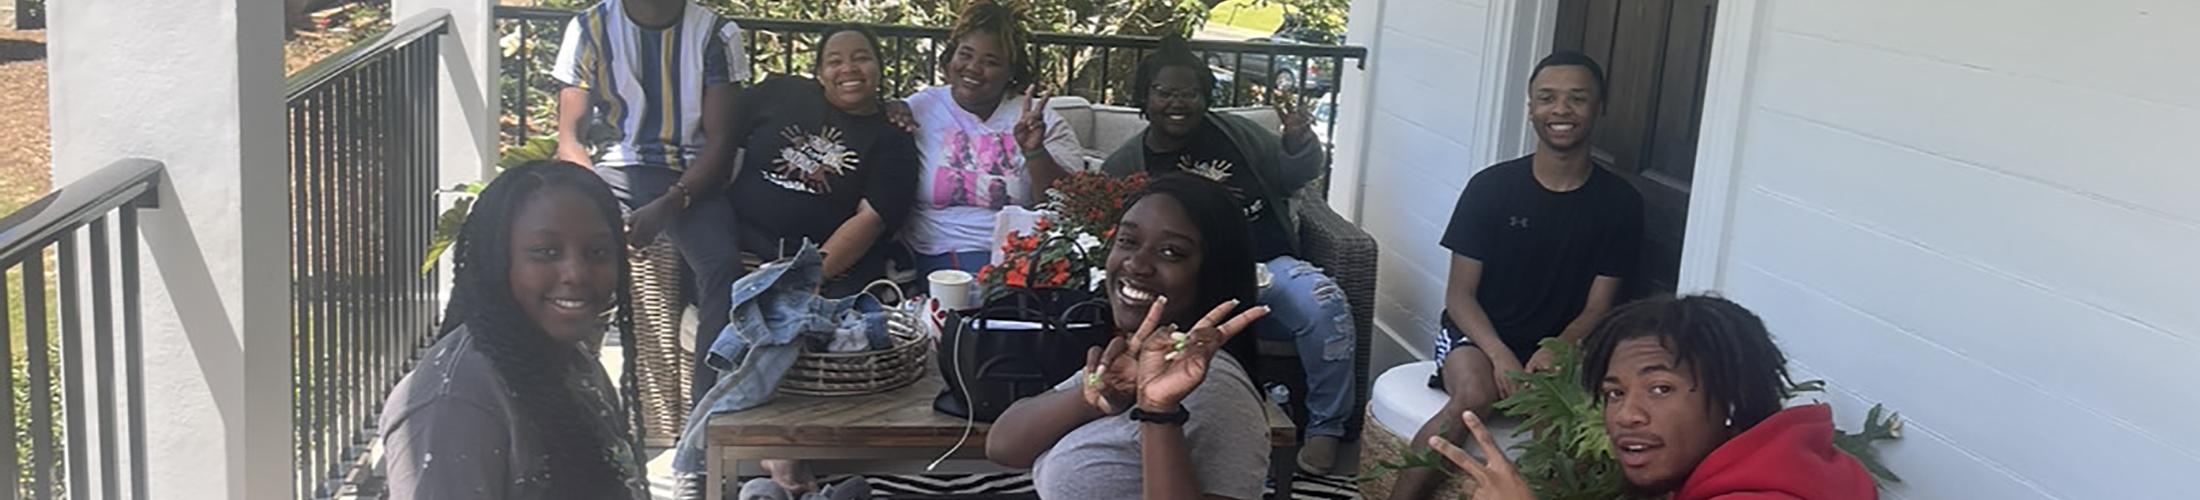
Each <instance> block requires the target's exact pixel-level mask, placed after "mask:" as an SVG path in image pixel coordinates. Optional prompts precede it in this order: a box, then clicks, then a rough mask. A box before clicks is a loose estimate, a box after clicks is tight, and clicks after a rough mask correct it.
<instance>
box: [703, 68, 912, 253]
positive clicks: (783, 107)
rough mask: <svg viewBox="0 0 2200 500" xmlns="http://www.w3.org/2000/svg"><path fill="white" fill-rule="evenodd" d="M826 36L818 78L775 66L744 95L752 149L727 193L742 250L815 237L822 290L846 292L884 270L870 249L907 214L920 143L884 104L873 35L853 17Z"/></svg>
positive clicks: (736, 129)
mask: <svg viewBox="0 0 2200 500" xmlns="http://www.w3.org/2000/svg"><path fill="white" fill-rule="evenodd" d="M824 40H825V41H824V43H823V44H821V45H820V46H819V49H818V52H817V66H816V68H815V70H816V75H817V77H816V78H815V79H810V78H802V77H795V76H784V75H775V76H772V77H770V78H767V79H765V80H764V82H763V83H760V84H758V85H757V86H756V87H754V88H752V89H749V90H748V91H747V93H746V94H744V95H743V96H742V97H741V106H740V109H739V110H738V111H736V112H735V113H734V117H733V120H732V121H733V123H732V124H731V125H732V127H733V135H732V136H733V137H736V138H739V139H740V140H741V143H740V145H741V147H744V148H746V149H747V152H746V153H744V154H743V156H742V157H741V165H742V168H741V170H740V173H739V174H738V177H736V178H735V179H734V181H733V189H732V192H731V193H730V196H731V197H732V199H733V205H734V213H735V214H736V216H737V217H738V219H739V225H738V227H737V229H736V234H737V235H739V237H740V240H741V248H742V250H743V251H745V252H748V253H751V254H754V255H756V256H757V257H760V258H763V259H765V260H772V259H775V258H777V257H779V256H780V255H782V254H787V255H792V254H793V252H794V250H795V249H798V248H800V247H801V246H802V244H803V242H804V241H805V240H806V241H809V242H813V243H817V244H819V245H820V246H821V247H822V248H823V250H824V251H825V275H826V276H828V277H829V278H830V279H829V281H828V282H827V283H826V285H825V290H823V292H824V293H826V294H827V295H844V294H852V293H855V292H856V291H857V290H858V289H860V288H861V287H862V286H863V285H864V284H866V283H869V282H871V281H872V280H876V279H878V278H880V277H882V276H883V275H884V274H885V265H884V259H883V257H884V256H883V255H882V252H874V251H872V248H873V247H874V246H875V243H877V242H879V241H880V240H882V239H883V238H882V236H883V235H887V234H892V233H893V232H894V231H896V230H897V229H898V228H899V226H900V224H901V222H902V218H903V217H904V216H905V215H907V214H908V213H909V205H910V200H911V198H912V197H913V196H914V195H915V189H913V188H912V186H915V185H916V184H915V183H916V175H917V170H916V168H917V149H916V146H915V144H914V142H912V139H911V138H910V135H909V133H908V132H904V131H902V130H901V129H900V128H898V127H895V126H893V125H892V124H891V123H888V122H887V121H886V118H885V116H884V115H883V114H881V113H880V112H879V104H880V102H879V82H880V79H879V62H878V58H877V55H876V54H877V37H875V36H872V35H871V34H870V32H869V31H868V30H865V29H862V28H860V27H854V26H849V27H843V28H839V29H836V30H835V31H833V32H830V33H827V34H826V35H825V39H824Z"/></svg>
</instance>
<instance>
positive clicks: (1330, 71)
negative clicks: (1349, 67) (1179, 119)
mask: <svg viewBox="0 0 2200 500" xmlns="http://www.w3.org/2000/svg"><path fill="white" fill-rule="evenodd" d="M1341 38H1342V37H1339V36H1338V35H1337V34H1335V33H1330V32H1327V31H1324V30H1322V29H1320V28H1317V27H1314V26H1313V25H1311V24H1309V23H1307V22H1306V20H1305V18H1303V17H1300V16H1299V15H1298V14H1286V15H1284V16H1283V25H1282V26H1278V27H1277V28H1276V32H1275V33H1274V34H1271V35H1269V36H1264V37H1258V38H1251V39H1247V40H1245V41H1247V42H1253V43H1272V44H1277V45H1332V44H1335V43H1337V42H1338V41H1340V39H1341ZM1270 59H1271V56H1270V55H1269V54H1262V53H1255V52H1247V53H1244V54H1243V55H1242V56H1241V55H1238V54H1225V53H1211V54H1207V66H1208V67H1209V68H1211V69H1212V70H1213V71H1214V72H1215V81H1216V82H1219V83H1221V84H1222V86H1223V87H1225V89H1227V88H1229V87H1231V84H1232V83H1233V82H1245V83H1251V84H1254V85H1260V86H1262V87H1266V88H1271V89H1280V90H1283V91H1286V92H1291V93H1295V94H1299V95H1302V96H1316V97H1319V96H1323V95H1328V94H1329V93H1330V92H1334V91H1336V89H1337V61H1336V60H1335V59H1330V58H1324V57H1316V58H1313V59H1312V60H1310V61H1309V60H1306V59H1307V58H1305V57H1301V56H1292V55H1276V56H1273V59H1274V64H1270Z"/></svg>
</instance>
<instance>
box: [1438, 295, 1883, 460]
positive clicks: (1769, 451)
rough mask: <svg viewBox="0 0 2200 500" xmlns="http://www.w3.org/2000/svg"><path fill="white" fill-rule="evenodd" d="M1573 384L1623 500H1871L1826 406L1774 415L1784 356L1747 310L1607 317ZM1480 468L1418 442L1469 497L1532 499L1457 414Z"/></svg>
mask: <svg viewBox="0 0 2200 500" xmlns="http://www.w3.org/2000/svg"><path fill="white" fill-rule="evenodd" d="M1582 347H1583V349H1584V356H1583V359H1582V370H1581V384H1582V386H1583V387H1584V388H1586V389H1588V390H1589V391H1590V392H1591V393H1594V394H1597V395H1599V398H1598V399H1599V401H1600V402H1601V403H1602V406H1603V408H1604V430H1605V433H1606V434H1607V435H1609V437H1610V438H1611V441H1612V450H1613V452H1614V454H1615V455H1617V458H1618V459H1619V463H1620V466H1621V471H1622V473H1623V474H1624V475H1625V476H1626V478H1627V481H1626V482H1627V487H1628V489H1629V491H1630V493H1632V494H1633V495H1634V496H1638V497H1646V498H1658V497H1668V498H1672V499H1673V500H1701V499H1720V500H1748V499H1797V500H1855V499H1862V500H1872V499H1877V498H1878V497H1879V493H1878V489H1877V488H1876V487H1875V486H1874V485H1873V483H1872V478H1871V475H1870V474H1869V473H1868V472H1866V471H1865V470H1864V466H1863V465H1862V464H1860V463H1858V462H1857V461H1856V459H1855V458H1852V457H1850V456H1848V454H1846V453H1843V452H1842V451H1841V450H1840V449H1838V448H1835V447H1834V446H1833V434H1834V429H1833V412H1832V410H1831V409H1830V408H1829V407H1827V406H1826V405H1822V404H1819V405H1807V406H1799V407H1795V408H1785V409H1783V402H1784V399H1785V397H1786V388H1787V387H1788V386H1789V385H1790V384H1789V380H1788V374H1787V357H1786V356H1784V355H1782V354H1781V353H1780V348H1779V346H1777V345H1775V344H1773V343H1772V335H1771V333H1769V332H1767V331H1766V330H1765V325H1764V322H1763V321H1761V320H1759V319H1758V318H1757V315H1756V314H1753V313H1751V312H1749V310H1748V309H1744V308H1742V306H1740V305H1738V304H1735V303H1733V302H1731V301H1728V300H1726V299H1722V298H1718V297H1710V296H1691V297H1685V298H1679V299H1674V298H1654V299H1648V300H1643V301H1638V302H1635V303H1632V304H1628V305H1625V306H1621V307H1619V308H1617V309H1614V310H1613V311H1612V312H1611V313H1610V314H1609V315H1607V316H1605V317H1604V319H1603V320H1602V321H1600V322H1599V323H1598V325H1597V327H1596V328H1595V329H1594V330H1593V331H1592V332H1591V333H1590V334H1589V336H1588V338H1587V339H1585V340H1583V341H1582ZM1461 419H1462V420H1464V421H1465V422H1466V425H1467V428H1468V429H1469V430H1471V431H1473V434H1474V437H1475V440H1476V441H1478V442H1480V444H1481V448H1482V452H1483V456H1487V457H1491V458H1490V460H1489V461H1488V463H1483V462H1482V461H1480V460H1476V459H1474V458H1473V457H1470V456H1468V455H1467V453H1466V452H1465V451H1463V450H1460V449H1459V448H1458V447H1456V446H1452V445H1451V444H1450V443H1448V442H1445V441H1443V440H1442V439H1431V440H1430V443H1429V445H1430V446H1431V447H1434V448H1436V450H1437V451H1438V452H1441V453H1443V454H1444V456H1446V457H1449V458H1450V459H1451V461H1452V463H1454V464H1457V465H1458V466H1459V468H1460V469H1463V470H1466V471H1467V473H1468V474H1469V475H1472V476H1474V479H1475V481H1474V483H1473V484H1471V485H1468V488H1469V491H1471V492H1472V494H1473V497H1474V498H1475V500H1516V499H1533V498H1535V497H1534V493H1533V492H1532V491H1531V490H1530V489H1529V488H1528V485H1527V481H1526V479H1525V478H1522V477H1521V476H1520V473H1519V471H1518V470H1517V469H1515V468H1514V467H1513V464H1512V462H1511V461H1510V460H1508V459H1506V458H1505V455H1504V453H1502V452H1501V451H1500V450H1499V449H1498V447H1497V444H1496V443H1495V442H1493V441H1492V440H1491V439H1490V435H1489V432H1488V431H1487V430H1485V429H1483V428H1482V423H1481V421H1480V419H1477V418H1475V416H1474V414H1473V413H1471V412H1470V413H1466V414H1464V415H1461Z"/></svg>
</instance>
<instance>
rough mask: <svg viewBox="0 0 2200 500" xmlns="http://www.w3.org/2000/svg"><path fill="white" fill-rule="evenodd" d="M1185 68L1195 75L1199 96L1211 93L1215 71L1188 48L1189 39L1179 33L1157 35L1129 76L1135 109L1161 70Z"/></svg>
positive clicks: (1142, 106)
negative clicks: (1157, 43)
mask: <svg viewBox="0 0 2200 500" xmlns="http://www.w3.org/2000/svg"><path fill="white" fill-rule="evenodd" d="M1167 68H1186V69H1190V70H1192V75H1194V77H1195V78H1198V79H1199V89H1198V90H1199V96H1200V98H1202V99H1206V98H1209V97H1208V96H1212V95H1214V93H1215V73H1214V72H1213V71H1210V70H1208V69H1207V61H1206V60H1204V59H1200V58H1199V54H1196V53H1193V52H1192V45H1191V42H1189V41H1186V40H1185V39H1184V37H1183V36H1182V35H1174V34H1172V35H1168V36H1164V37H1161V47H1160V48H1157V49H1154V52H1153V54H1152V55H1148V56H1146V58H1145V59H1141V60H1139V61H1138V74H1137V75H1136V76H1135V77H1134V78H1132V79H1131V102H1132V103H1134V105H1135V106H1138V109H1140V110H1142V111H1141V112H1143V110H1144V109H1146V104H1147V102H1148V101H1147V99H1149V98H1150V97H1151V95H1150V94H1152V93H1153V85H1154V80H1155V79H1158V78H1161V70H1163V69H1167Z"/></svg>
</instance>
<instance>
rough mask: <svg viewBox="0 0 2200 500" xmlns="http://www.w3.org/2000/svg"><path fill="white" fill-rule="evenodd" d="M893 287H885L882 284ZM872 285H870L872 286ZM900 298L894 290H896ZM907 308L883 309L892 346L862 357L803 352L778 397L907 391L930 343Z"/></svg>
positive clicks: (920, 370)
mask: <svg viewBox="0 0 2200 500" xmlns="http://www.w3.org/2000/svg"><path fill="white" fill-rule="evenodd" d="M881 283H885V284H887V285H892V283H890V282H883V281H882V282H881ZM876 285H877V284H874V286H876ZM895 288H896V289H895V292H896V296H897V297H898V296H900V293H899V292H900V290H899V287H895ZM917 321H918V317H917V316H916V314H915V313H913V312H911V311H909V310H908V309H907V308H903V307H896V306H891V305H890V306H887V307H886V329H887V333H888V334H889V335H888V336H889V337H891V338H892V339H893V343H894V345H893V346H892V347H888V348H885V349H879V350H875V351H862V352H813V351H803V352H802V356H801V357H798V358H796V359H795V361H794V367H793V368H790V369H788V370H787V377H786V378H784V379H781V380H780V381H779V392H781V393H784V394H793V395H797V396H860V395H864V394H876V393H881V392H886V391H891V390H894V389H900V388H902V387H907V386H908V385H909V384H913V383H916V381H917V379H919V378H922V377H923V376H924V370H925V368H926V367H927V366H930V365H928V364H926V363H927V361H928V360H930V359H931V354H932V342H931V339H927V338H925V336H924V334H923V333H920V332H921V330H919V329H918V328H917Z"/></svg>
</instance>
